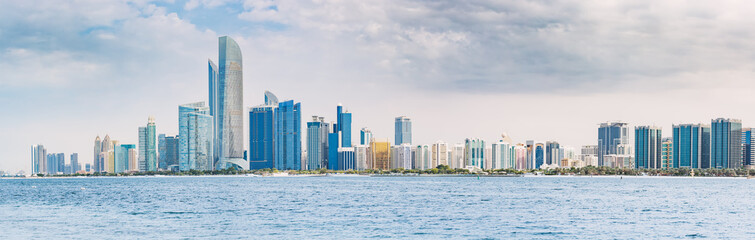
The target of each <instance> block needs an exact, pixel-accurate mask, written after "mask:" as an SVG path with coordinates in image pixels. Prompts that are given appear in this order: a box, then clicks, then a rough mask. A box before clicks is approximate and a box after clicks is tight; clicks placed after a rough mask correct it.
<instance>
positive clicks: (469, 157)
mask: <svg viewBox="0 0 755 240" xmlns="http://www.w3.org/2000/svg"><path fill="white" fill-rule="evenodd" d="M464 152H465V153H464V162H465V167H478V168H480V169H485V163H484V159H485V141H483V140H482V139H479V138H471V139H470V138H467V139H466V140H464Z"/></svg>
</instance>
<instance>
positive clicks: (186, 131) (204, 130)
mask: <svg viewBox="0 0 755 240" xmlns="http://www.w3.org/2000/svg"><path fill="white" fill-rule="evenodd" d="M209 110H210V109H209V107H207V106H205V103H204V102H196V103H189V104H184V105H180V106H178V135H179V136H180V137H179V138H178V169H179V170H180V171H189V170H192V169H198V170H213V169H215V168H214V166H213V164H214V161H213V159H212V156H213V153H212V152H213V145H212V144H213V136H214V135H213V132H212V131H213V128H212V127H213V125H212V124H213V120H212V116H210V115H209Z"/></svg>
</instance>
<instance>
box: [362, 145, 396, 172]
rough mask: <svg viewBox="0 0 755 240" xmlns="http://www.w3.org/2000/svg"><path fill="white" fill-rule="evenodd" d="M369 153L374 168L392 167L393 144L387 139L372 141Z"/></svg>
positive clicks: (369, 159)
mask: <svg viewBox="0 0 755 240" xmlns="http://www.w3.org/2000/svg"><path fill="white" fill-rule="evenodd" d="M368 154H369V156H367V158H368V162H369V163H370V164H371V166H372V167H371V168H372V169H383V170H388V169H390V158H391V157H390V155H391V144H390V143H389V142H388V140H387V139H386V140H375V141H372V142H370V147H369V153H368Z"/></svg>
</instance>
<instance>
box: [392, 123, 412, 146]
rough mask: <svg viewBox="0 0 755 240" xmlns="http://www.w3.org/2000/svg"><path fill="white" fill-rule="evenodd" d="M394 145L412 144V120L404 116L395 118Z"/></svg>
mask: <svg viewBox="0 0 755 240" xmlns="http://www.w3.org/2000/svg"><path fill="white" fill-rule="evenodd" d="M395 126H396V129H395V130H396V132H395V133H396V139H395V141H396V144H395V145H401V144H403V143H408V144H412V120H411V119H409V118H408V117H406V116H400V117H396V124H395Z"/></svg>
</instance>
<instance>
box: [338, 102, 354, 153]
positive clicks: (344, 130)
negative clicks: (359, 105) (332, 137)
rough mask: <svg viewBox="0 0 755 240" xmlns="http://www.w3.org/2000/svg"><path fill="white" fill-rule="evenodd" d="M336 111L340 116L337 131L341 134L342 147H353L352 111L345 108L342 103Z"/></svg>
mask: <svg viewBox="0 0 755 240" xmlns="http://www.w3.org/2000/svg"><path fill="white" fill-rule="evenodd" d="M336 111H337V116H338V119H337V121H338V124H337V125H336V127H338V129H337V130H336V132H340V134H341V147H351V113H350V112H349V111H348V110H344V109H343V106H342V105H341V104H338V107H337V108H336Z"/></svg>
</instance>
